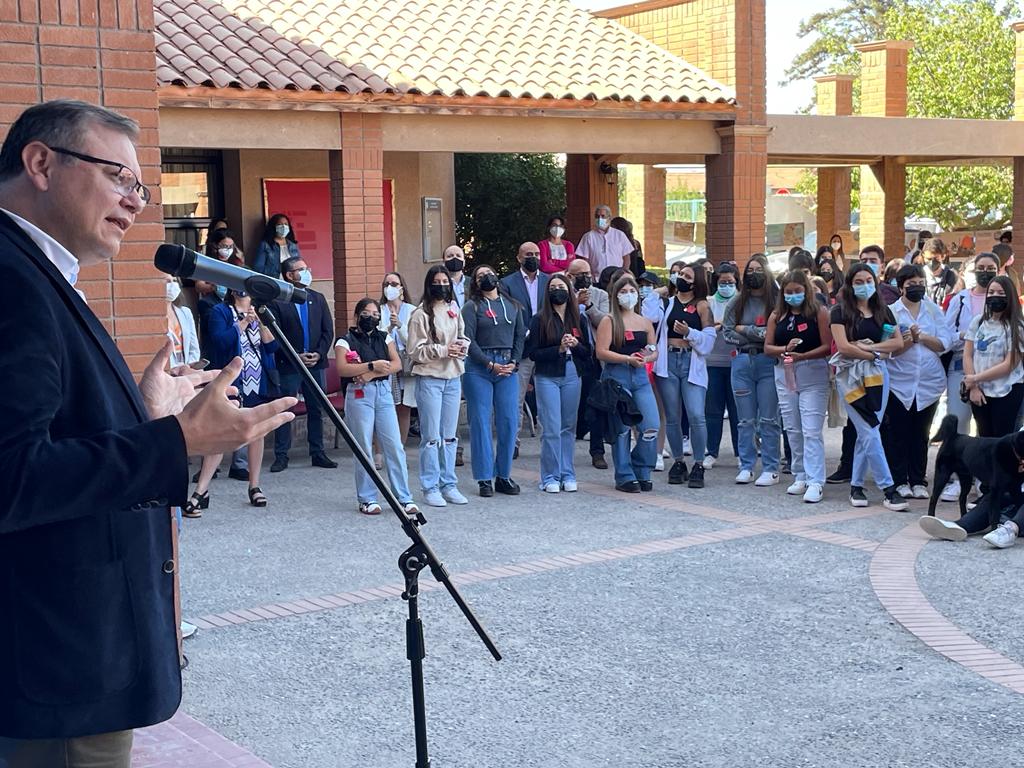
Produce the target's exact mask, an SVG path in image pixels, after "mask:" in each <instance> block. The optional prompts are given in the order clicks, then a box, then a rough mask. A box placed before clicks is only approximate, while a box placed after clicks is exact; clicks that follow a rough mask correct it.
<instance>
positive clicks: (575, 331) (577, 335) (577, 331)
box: [572, 328, 580, 339]
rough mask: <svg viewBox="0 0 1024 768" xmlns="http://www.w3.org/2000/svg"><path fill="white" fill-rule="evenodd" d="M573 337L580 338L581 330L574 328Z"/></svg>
mask: <svg viewBox="0 0 1024 768" xmlns="http://www.w3.org/2000/svg"><path fill="white" fill-rule="evenodd" d="M572 335H573V336H575V337H576V338H577V339H578V338H579V337H580V329H579V328H573V329H572Z"/></svg>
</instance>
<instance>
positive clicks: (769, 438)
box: [732, 352, 779, 472]
mask: <svg viewBox="0 0 1024 768" xmlns="http://www.w3.org/2000/svg"><path fill="white" fill-rule="evenodd" d="M732 392H733V395H735V397H736V415H737V416H738V417H739V424H738V425H737V431H738V432H739V439H740V445H739V448H740V469H741V470H744V469H745V470H747V471H749V472H753V471H754V464H755V463H756V462H757V446H756V445H755V444H754V435H755V434H757V433H760V435H761V469H762V470H764V471H765V472H778V471H779V395H778V393H777V392H776V391H775V358H773V357H768V356H767V355H765V354H761V353H758V354H752V353H749V352H740V353H739V354H737V355H736V357H734V358H733V359H732Z"/></svg>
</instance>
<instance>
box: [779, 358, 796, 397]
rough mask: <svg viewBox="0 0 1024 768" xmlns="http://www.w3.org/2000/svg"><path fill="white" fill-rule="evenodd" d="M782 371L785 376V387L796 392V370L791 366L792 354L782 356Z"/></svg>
mask: <svg viewBox="0 0 1024 768" xmlns="http://www.w3.org/2000/svg"><path fill="white" fill-rule="evenodd" d="M782 372H783V374H784V375H785V377H786V389H787V390H789V391H790V392H796V371H795V370H794V368H793V356H792V355H783V356H782Z"/></svg>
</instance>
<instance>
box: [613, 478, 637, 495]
mask: <svg viewBox="0 0 1024 768" xmlns="http://www.w3.org/2000/svg"><path fill="white" fill-rule="evenodd" d="M615 490H616V491H622V492H623V493H640V483H639V482H637V481H636V480H629V481H627V482H625V483H618V484H617V485H616V486H615Z"/></svg>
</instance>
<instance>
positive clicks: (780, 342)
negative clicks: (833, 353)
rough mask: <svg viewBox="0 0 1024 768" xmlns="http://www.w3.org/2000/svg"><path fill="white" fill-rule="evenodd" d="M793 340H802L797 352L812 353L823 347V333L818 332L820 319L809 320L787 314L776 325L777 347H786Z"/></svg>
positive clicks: (812, 318) (801, 316)
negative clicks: (813, 350)
mask: <svg viewBox="0 0 1024 768" xmlns="http://www.w3.org/2000/svg"><path fill="white" fill-rule="evenodd" d="M793 339H800V346H799V347H797V348H796V351H797V352H810V351H811V350H812V349H817V348H818V347H820V346H821V332H820V331H819V330H818V318H817V317H811V318H807V317H804V316H803V315H794V314H793V313H792V312H787V313H786V314H785V315H784V316H783V317H782V319H781V320H778V321H777V322H776V323H775V342H774V343H775V346H777V347H784V346H786V345H787V344H789V342H790V341H791V340H793Z"/></svg>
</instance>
